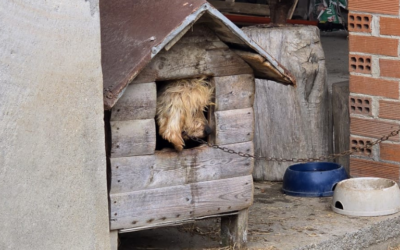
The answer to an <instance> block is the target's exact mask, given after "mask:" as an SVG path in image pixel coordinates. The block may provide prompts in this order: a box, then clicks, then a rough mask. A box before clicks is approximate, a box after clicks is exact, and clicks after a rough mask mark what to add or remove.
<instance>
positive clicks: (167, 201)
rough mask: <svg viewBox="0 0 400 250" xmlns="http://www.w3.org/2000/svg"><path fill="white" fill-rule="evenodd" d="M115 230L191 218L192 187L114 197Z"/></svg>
mask: <svg viewBox="0 0 400 250" xmlns="http://www.w3.org/2000/svg"><path fill="white" fill-rule="evenodd" d="M110 204H111V205H110V212H111V214H110V221H111V229H112V230H115V229H124V228H134V227H142V226H150V225H157V224H159V223H166V222H172V221H179V220H184V219H188V218H191V217H192V216H193V215H192V214H193V204H192V193H191V189H190V184H187V185H180V186H173V187H165V188H159V189H150V190H141V191H136V192H131V193H121V194H111V195H110Z"/></svg>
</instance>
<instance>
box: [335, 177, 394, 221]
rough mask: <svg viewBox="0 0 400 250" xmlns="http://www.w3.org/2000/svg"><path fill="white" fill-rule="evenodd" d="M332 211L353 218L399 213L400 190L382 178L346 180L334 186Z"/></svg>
mask: <svg viewBox="0 0 400 250" xmlns="http://www.w3.org/2000/svg"><path fill="white" fill-rule="evenodd" d="M332 210H333V211H334V212H336V213H339V214H344V215H353V216H381V215H388V214H394V213H397V212H399V211H400V189H399V186H398V185H397V183H396V182H394V181H392V180H388V179H384V178H372V177H371V178H370V177H366V178H353V179H347V180H344V181H341V182H339V183H338V184H337V185H336V188H335V190H334V193H333V201H332Z"/></svg>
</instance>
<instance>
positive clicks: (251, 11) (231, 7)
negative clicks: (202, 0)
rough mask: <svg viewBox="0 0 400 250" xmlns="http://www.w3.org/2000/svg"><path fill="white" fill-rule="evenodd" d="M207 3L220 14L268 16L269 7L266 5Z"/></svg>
mask: <svg viewBox="0 0 400 250" xmlns="http://www.w3.org/2000/svg"><path fill="white" fill-rule="evenodd" d="M208 2H210V3H211V4H212V5H213V6H214V7H215V8H216V9H217V10H219V11H220V12H225V13H236V14H247V15H254V16H269V6H268V5H266V4H251V3H239V2H238V3H235V2H222V1H215V0H213V1H208Z"/></svg>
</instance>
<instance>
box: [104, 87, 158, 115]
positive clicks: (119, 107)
mask: <svg viewBox="0 0 400 250" xmlns="http://www.w3.org/2000/svg"><path fill="white" fill-rule="evenodd" d="M156 106H157V87H156V83H155V82H150V83H140V84H131V85H129V86H128V87H127V88H126V90H125V92H124V93H123V95H122V97H121V98H120V99H119V100H118V102H117V103H116V104H115V106H114V108H113V109H112V113H111V121H127V120H137V119H153V118H154V117H155V116H156Z"/></svg>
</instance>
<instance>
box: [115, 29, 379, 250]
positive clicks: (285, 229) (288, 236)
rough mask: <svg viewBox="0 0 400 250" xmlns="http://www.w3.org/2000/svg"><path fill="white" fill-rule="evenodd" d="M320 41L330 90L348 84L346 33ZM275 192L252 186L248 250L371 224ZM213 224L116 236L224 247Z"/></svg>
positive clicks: (321, 201)
mask: <svg viewBox="0 0 400 250" xmlns="http://www.w3.org/2000/svg"><path fill="white" fill-rule="evenodd" d="M321 42H322V46H323V48H324V51H325V58H326V65H327V69H328V85H329V88H331V85H332V84H333V83H335V82H341V81H346V80H348V76H349V73H348V65H349V64H348V53H349V51H348V39H347V32H345V31H337V32H321ZM280 189H281V183H279V182H278V183H268V182H265V183H256V184H255V197H254V205H253V206H252V207H251V208H250V216H249V232H248V240H249V243H248V248H249V249H270V250H277V249H279V250H286V249H287V250H289V249H296V248H299V249H300V248H301V247H302V246H306V245H310V244H312V243H313V242H316V244H317V243H321V242H324V241H329V240H330V239H332V238H335V237H340V235H343V233H344V231H346V230H347V231H348V232H354V231H357V230H358V229H359V228H362V227H363V226H365V225H366V224H368V223H375V222H377V221H376V219H375V220H374V219H372V220H371V219H366V218H348V217H346V216H341V215H337V214H335V213H333V212H332V211H331V209H330V201H331V198H299V197H291V196H286V195H284V194H282V192H281V190H280ZM374 218H375V217H374ZM378 220H382V217H380V218H379V219H378ZM219 222H220V221H219V219H208V220H203V221H198V222H196V223H194V224H187V225H183V226H178V227H167V228H158V229H152V230H145V231H139V232H134V233H126V234H120V248H119V249H120V250H134V249H135V250H136V249H153V250H156V249H221V250H222V249H228V248H223V247H221V245H220V237H219V229H220V227H219ZM343 226H345V227H346V230H344V229H343ZM347 231H346V232H347ZM315 249H318V248H315ZM332 249H334V248H332ZM354 249H356V248H354ZM361 249H363V248H361Z"/></svg>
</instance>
